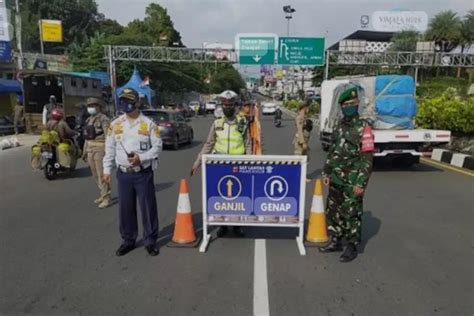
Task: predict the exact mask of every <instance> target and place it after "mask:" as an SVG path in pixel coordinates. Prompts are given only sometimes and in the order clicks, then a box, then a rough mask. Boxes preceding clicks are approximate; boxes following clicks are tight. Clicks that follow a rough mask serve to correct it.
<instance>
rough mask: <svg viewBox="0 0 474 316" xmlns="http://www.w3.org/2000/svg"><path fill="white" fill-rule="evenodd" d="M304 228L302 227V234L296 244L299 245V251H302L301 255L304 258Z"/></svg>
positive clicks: (297, 238)
mask: <svg viewBox="0 0 474 316" xmlns="http://www.w3.org/2000/svg"><path fill="white" fill-rule="evenodd" d="M303 226H304V225H302V226H300V229H299V230H300V233H299V235H298V237H296V244H297V245H298V250H299V251H300V255H302V256H306V249H305V248H304V244H303V240H304V237H303V235H304V229H303Z"/></svg>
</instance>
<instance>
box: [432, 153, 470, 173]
mask: <svg viewBox="0 0 474 316" xmlns="http://www.w3.org/2000/svg"><path fill="white" fill-rule="evenodd" d="M431 159H432V160H435V161H440V162H444V163H447V164H450V165H453V166H455V167H458V168H463V169H468V170H474V157H473V156H469V155H465V154H459V153H454V152H451V151H449V150H446V149H433V152H432V154H431Z"/></svg>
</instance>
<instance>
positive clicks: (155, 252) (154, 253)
mask: <svg viewBox="0 0 474 316" xmlns="http://www.w3.org/2000/svg"><path fill="white" fill-rule="evenodd" d="M145 249H146V251H147V252H148V254H149V255H150V256H153V257H154V256H158V255H159V254H160V250H159V249H158V247H157V246H156V245H148V246H145Z"/></svg>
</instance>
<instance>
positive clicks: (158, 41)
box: [143, 3, 183, 47]
mask: <svg viewBox="0 0 474 316" xmlns="http://www.w3.org/2000/svg"><path fill="white" fill-rule="evenodd" d="M145 13H146V16H145V20H144V21H143V23H144V25H145V28H146V31H147V33H148V34H150V35H152V39H153V43H154V44H155V45H157V46H180V47H181V46H183V43H182V42H181V35H180V34H179V32H178V31H176V30H175V28H174V25H173V22H172V21H171V17H170V16H169V15H168V11H167V10H166V9H165V8H163V7H162V6H160V5H159V4H156V3H151V4H150V5H148V7H147V8H146V11H145Z"/></svg>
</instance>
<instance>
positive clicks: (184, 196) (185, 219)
mask: <svg viewBox="0 0 474 316" xmlns="http://www.w3.org/2000/svg"><path fill="white" fill-rule="evenodd" d="M198 243H199V240H198V239H197V238H196V233H195V231H194V225H193V215H192V214H191V202H190V201H189V189H188V182H187V181H186V180H185V179H182V180H181V182H180V184H179V198H178V210H177V213H176V221H175V224H174V233H173V239H172V241H171V243H170V244H168V246H169V247H196V246H197V244H198Z"/></svg>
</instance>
